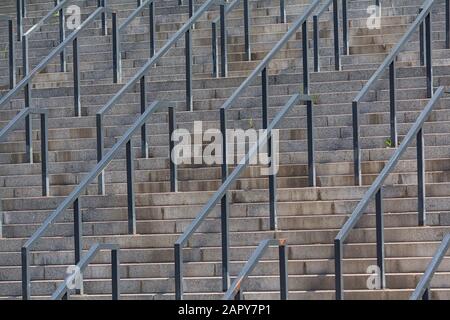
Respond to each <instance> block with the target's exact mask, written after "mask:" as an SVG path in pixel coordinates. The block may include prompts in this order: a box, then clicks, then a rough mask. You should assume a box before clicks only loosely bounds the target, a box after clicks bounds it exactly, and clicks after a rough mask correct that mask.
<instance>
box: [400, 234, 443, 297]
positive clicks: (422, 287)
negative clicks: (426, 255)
mask: <svg viewBox="0 0 450 320" xmlns="http://www.w3.org/2000/svg"><path fill="white" fill-rule="evenodd" d="M449 248H450V233H447V234H446V235H445V236H444V239H442V242H441V244H440V246H439V248H438V249H437V250H436V253H435V254H434V256H433V259H432V260H431V261H430V264H429V265H428V267H427V269H426V270H425V273H424V274H423V276H422V278H420V281H419V283H418V284H417V287H416V289H415V290H414V292H413V294H412V295H411V297H410V298H409V299H410V300H420V299H423V300H430V283H431V280H432V279H433V276H434V274H435V273H436V271H437V269H438V268H439V265H440V264H441V262H442V260H443V259H444V257H445V255H446V253H447V251H448V249H449Z"/></svg>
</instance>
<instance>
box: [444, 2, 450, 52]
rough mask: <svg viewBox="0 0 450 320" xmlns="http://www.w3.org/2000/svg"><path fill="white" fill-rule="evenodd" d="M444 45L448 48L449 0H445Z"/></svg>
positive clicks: (449, 47)
mask: <svg viewBox="0 0 450 320" xmlns="http://www.w3.org/2000/svg"><path fill="white" fill-rule="evenodd" d="M445 47H446V48H447V49H450V0H445Z"/></svg>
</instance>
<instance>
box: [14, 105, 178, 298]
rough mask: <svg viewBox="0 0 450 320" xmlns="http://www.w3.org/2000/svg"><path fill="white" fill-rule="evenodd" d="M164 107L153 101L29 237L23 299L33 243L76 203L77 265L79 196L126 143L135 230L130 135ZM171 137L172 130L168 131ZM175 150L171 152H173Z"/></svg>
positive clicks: (26, 293)
mask: <svg viewBox="0 0 450 320" xmlns="http://www.w3.org/2000/svg"><path fill="white" fill-rule="evenodd" d="M161 106H163V103H162V102H159V101H155V102H153V103H152V104H151V105H150V106H149V107H148V108H147V109H146V110H145V112H144V113H143V114H142V115H141V116H140V117H139V118H138V119H137V120H136V121H135V123H134V124H133V126H132V127H130V128H129V129H128V130H127V131H126V132H125V134H124V135H123V136H122V137H121V138H120V139H119V141H117V143H116V144H115V145H114V146H113V147H112V148H111V149H110V150H109V151H108V153H107V154H106V155H105V157H104V158H103V159H102V160H101V161H100V162H99V163H97V165H96V166H95V167H94V168H93V169H92V170H91V171H90V172H89V174H88V175H86V176H85V177H84V178H83V180H82V181H81V183H80V184H79V185H78V186H77V187H76V188H75V189H74V190H73V191H72V192H71V193H70V194H69V195H68V196H67V197H66V198H65V199H64V201H63V202H62V203H61V204H60V205H59V206H58V207H57V208H56V209H55V211H53V213H52V214H50V215H49V216H48V217H47V219H45V221H44V223H43V224H42V225H41V226H40V227H39V229H38V230H36V232H35V233H34V234H33V236H32V237H31V238H30V239H28V240H27V242H26V243H25V244H24V245H23V246H22V249H21V255H22V296H23V299H24V300H27V299H29V298H30V285H31V282H30V259H29V258H30V250H31V248H32V246H33V245H34V244H35V243H36V242H37V241H38V240H39V239H40V238H41V237H42V236H43V235H44V233H45V232H46V231H47V229H48V228H50V226H51V225H52V224H53V223H55V221H56V220H57V219H58V218H59V217H60V216H61V215H62V214H63V213H64V212H65V210H66V209H68V208H69V207H70V206H71V205H73V213H74V240H75V264H78V262H79V261H80V258H81V252H82V220H81V211H80V203H79V197H80V196H82V194H83V192H84V191H85V190H86V188H87V187H88V186H89V185H90V183H91V182H92V181H94V180H95V178H96V177H97V176H98V175H99V174H100V173H101V172H102V171H103V170H105V168H106V167H107V166H108V165H109V164H110V163H111V161H112V160H113V159H114V158H115V157H116V156H117V154H118V153H119V151H120V150H121V148H122V147H123V146H124V145H126V163H127V164H126V166H127V203H128V229H129V230H136V214H135V208H134V205H135V204H134V187H133V180H134V179H133V167H134V166H133V153H132V146H131V138H132V137H133V135H134V134H135V133H136V131H137V130H138V129H141V128H142V127H143V125H144V124H145V122H146V121H147V120H148V118H149V117H150V116H151V115H152V114H153V113H154V112H155V111H157V110H158V109H160V108H161ZM168 108H169V115H171V118H172V119H171V123H172V125H171V127H174V119H173V118H174V117H173V115H174V111H173V107H168ZM169 134H170V136H171V135H172V132H170V133H169ZM171 151H172V150H171ZM171 153H172V152H171Z"/></svg>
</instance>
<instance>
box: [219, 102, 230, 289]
mask: <svg viewBox="0 0 450 320" xmlns="http://www.w3.org/2000/svg"><path fill="white" fill-rule="evenodd" d="M220 132H221V134H222V165H221V174H222V183H224V182H225V181H226V180H227V178H228V159H227V140H228V139H227V117H226V110H225V109H223V108H221V109H220ZM220 212H221V233H222V290H223V291H224V292H225V291H227V290H228V288H229V286H230V272H229V255H228V247H229V239H228V233H229V225H228V223H229V221H228V220H229V219H228V217H229V215H230V208H229V201H228V192H226V193H225V194H224V196H223V197H222V199H221V202H220Z"/></svg>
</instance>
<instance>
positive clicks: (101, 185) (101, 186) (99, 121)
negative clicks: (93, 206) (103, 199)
mask: <svg viewBox="0 0 450 320" xmlns="http://www.w3.org/2000/svg"><path fill="white" fill-rule="evenodd" d="M95 120H96V129H97V163H98V162H100V161H102V159H103V150H104V139H103V118H102V115H101V114H98V113H97V115H96V117H95ZM97 180H98V182H97V183H98V194H99V195H105V171H102V172H101V173H100V174H99V175H98V178H97Z"/></svg>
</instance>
